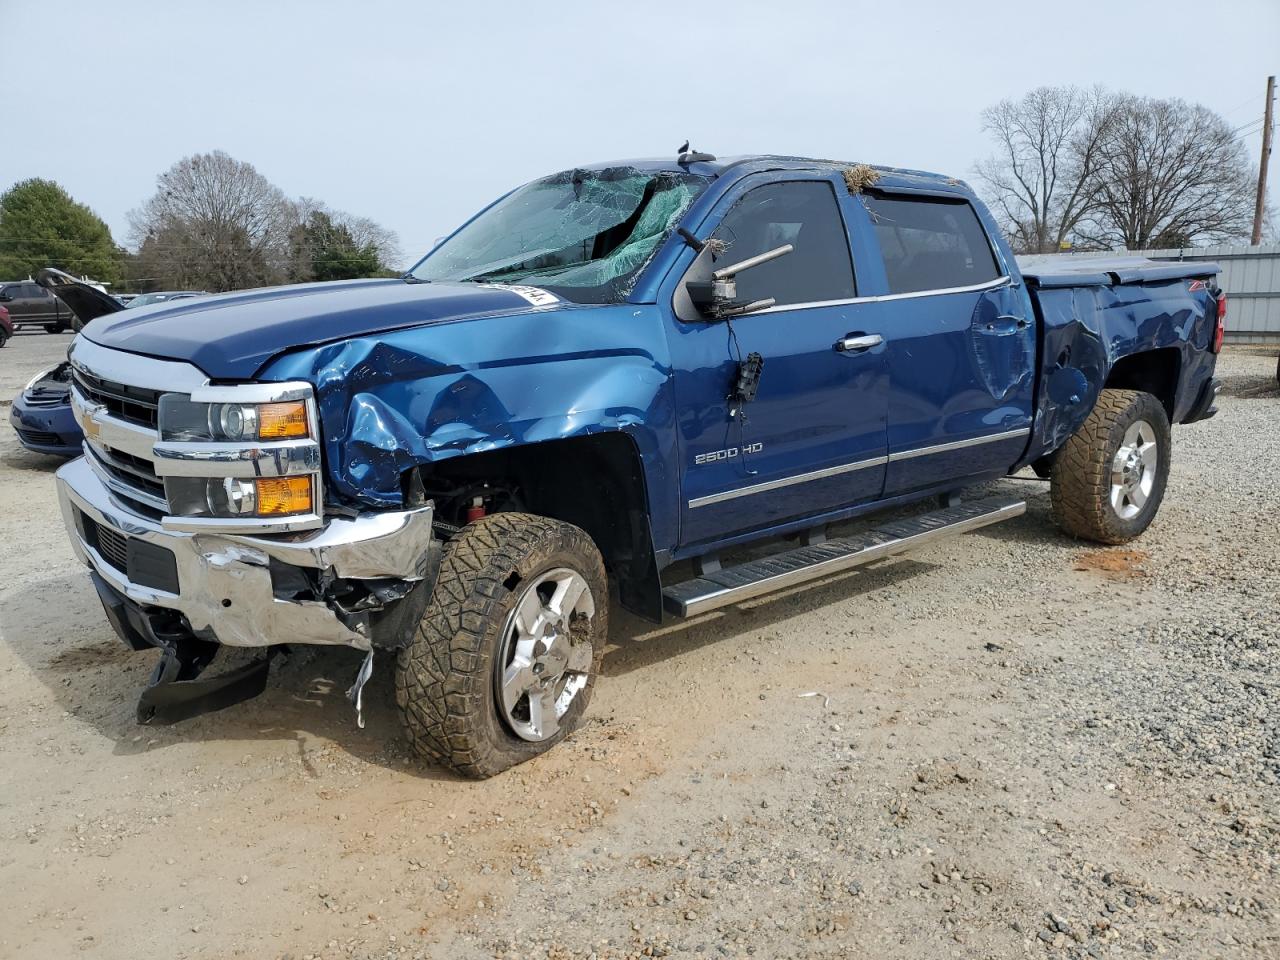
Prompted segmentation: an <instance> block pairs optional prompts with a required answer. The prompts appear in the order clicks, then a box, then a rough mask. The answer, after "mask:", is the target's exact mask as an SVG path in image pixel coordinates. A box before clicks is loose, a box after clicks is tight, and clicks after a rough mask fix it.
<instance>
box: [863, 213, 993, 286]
mask: <svg viewBox="0 0 1280 960" xmlns="http://www.w3.org/2000/svg"><path fill="white" fill-rule="evenodd" d="M862 202H863V203H864V204H865V205H866V208H867V211H868V212H869V213H870V214H871V222H872V223H873V224H874V225H875V231H876V239H877V240H879V241H880V252H881V254H882V255H883V256H884V269H885V273H886V274H887V276H888V280H889V292H890V293H916V292H919V291H921V290H944V289H947V288H949V287H968V286H972V285H974V284H978V283H986V282H987V281H989V280H994V279H996V277H998V276H999V275H1000V271H999V270H998V269H997V268H996V261H995V257H994V256H993V255H992V253H991V244H990V243H989V242H988V241H987V234H986V231H984V230H983V229H982V224H981V223H979V222H978V216H977V214H975V213H974V212H973V207H971V206H970V205H969V204H968V203H966V202H964V201H963V200H960V201H948V200H934V199H928V200H926V199H910V200H907V199H903V198H901V197H877V196H873V195H871V194H863V196H862Z"/></svg>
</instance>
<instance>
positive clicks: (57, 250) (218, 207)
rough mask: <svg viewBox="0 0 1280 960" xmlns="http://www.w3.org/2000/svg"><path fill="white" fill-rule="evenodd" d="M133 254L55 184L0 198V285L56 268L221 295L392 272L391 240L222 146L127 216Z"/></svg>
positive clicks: (185, 162)
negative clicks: (297, 194) (291, 192)
mask: <svg viewBox="0 0 1280 960" xmlns="http://www.w3.org/2000/svg"><path fill="white" fill-rule="evenodd" d="M129 223H130V227H131V237H130V239H131V240H132V241H133V244H134V252H130V251H128V250H126V249H124V248H123V247H122V246H120V245H119V244H117V243H116V242H115V240H114V239H113V238H112V236H111V231H110V230H109V229H108V227H107V225H106V224H105V223H104V222H103V221H102V219H101V218H100V217H98V216H97V215H96V214H95V213H94V212H93V211H92V210H90V209H89V207H87V206H85V205H84V204H82V203H78V202H77V201H76V200H75V199H74V198H72V197H71V195H70V194H68V193H67V191H66V190H64V189H63V188H62V187H61V186H60V185H58V184H57V183H54V182H53V181H51V180H42V179H31V180H24V181H21V182H19V183H17V184H15V185H14V186H13V187H11V188H10V189H9V190H8V191H6V192H5V193H4V194H2V195H0V279H2V280H14V279H22V278H25V277H27V276H30V275H32V274H34V273H35V272H36V271H37V270H39V269H41V268H43V267H50V266H52V267H57V268H59V269H62V270H66V271H67V272H68V273H71V274H74V275H76V276H82V275H83V276H88V277H90V278H92V279H94V280H97V281H99V282H103V283H108V284H111V285H112V289H113V290H115V291H118V292H119V291H139V290H166V289H174V290H178V289H186V290H209V291H211V292H221V291H224V290H238V289H243V288H245V287H259V286H268V285H272V284H279V283H305V282H307V281H312V280H348V279H356V278H360V277H376V276H394V275H396V271H394V270H393V269H392V267H391V265H392V264H395V263H397V262H398V261H399V258H400V251H399V248H398V242H397V239H396V236H395V234H394V233H392V232H391V231H390V230H387V229H385V228H384V227H382V226H380V225H379V224H377V223H375V222H374V221H372V220H370V219H368V218H367V217H358V216H353V215H351V214H347V213H344V212H342V211H339V210H332V209H329V208H328V207H326V206H325V205H324V204H323V203H322V202H320V201H318V200H314V199H311V198H308V197H301V198H297V199H291V198H289V197H287V196H286V195H285V194H284V192H283V191H282V190H280V189H279V188H278V187H276V186H275V185H274V184H272V183H271V182H270V181H269V180H267V178H266V177H264V176H263V175H262V174H261V173H259V172H258V171H257V170H256V169H254V167H253V165H252V164H249V163H245V162H243V161H240V160H236V159H235V158H233V157H231V156H229V155H228V154H226V153H224V152H223V151H221V150H215V151H213V152H212V153H204V154H196V155H194V156H190V157H184V158H183V159H182V160H179V161H178V162H177V163H175V164H174V165H173V166H172V167H170V168H169V169H168V170H166V171H165V172H163V173H162V174H160V176H159V177H158V178H157V181H156V192H155V193H154V194H153V195H152V196H151V197H150V199H148V200H147V201H146V202H145V203H144V204H143V205H142V206H141V207H139V208H137V209H136V210H133V211H132V212H131V213H130V214H129Z"/></svg>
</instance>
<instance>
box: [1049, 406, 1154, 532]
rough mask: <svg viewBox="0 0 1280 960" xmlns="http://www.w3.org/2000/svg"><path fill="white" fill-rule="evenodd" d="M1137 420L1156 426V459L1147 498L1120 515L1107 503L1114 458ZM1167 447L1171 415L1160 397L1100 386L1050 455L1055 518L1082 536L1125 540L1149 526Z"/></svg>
mask: <svg viewBox="0 0 1280 960" xmlns="http://www.w3.org/2000/svg"><path fill="white" fill-rule="evenodd" d="M1139 420H1145V421H1146V422H1147V423H1148V424H1150V425H1151V426H1152V428H1153V429H1154V432H1155V436H1156V451H1157V454H1158V457H1159V459H1158V461H1157V463H1156V476H1155V482H1154V485H1153V487H1152V490H1151V493H1150V494H1149V495H1148V497H1147V501H1146V503H1145V504H1144V505H1143V506H1142V509H1141V510H1140V511H1139V512H1138V513H1137V515H1135V516H1133V517H1129V518H1124V517H1121V516H1120V514H1119V513H1118V512H1117V511H1116V509H1115V508H1114V507H1113V506H1112V505H1111V484H1112V462H1113V460H1114V459H1115V455H1116V451H1117V450H1118V449H1119V448H1120V445H1121V443H1122V442H1123V440H1124V435H1125V431H1126V430H1128V429H1129V427H1130V426H1131V425H1132V424H1134V423H1136V422H1137V421H1139ZM1171 452H1172V444H1171V440H1170V433H1169V418H1168V415H1167V414H1166V413H1165V409H1164V405H1163V404H1161V403H1160V401H1159V400H1157V399H1156V398H1155V397H1154V396H1152V395H1151V394H1149V393H1143V392H1141V391H1138V390H1115V389H1106V390H1103V391H1102V393H1101V394H1100V395H1099V397H1098V402H1097V404H1096V405H1095V406H1094V408H1093V411H1092V412H1091V413H1090V414H1089V417H1088V419H1086V420H1085V422H1084V424H1083V425H1082V426H1081V427H1080V429H1079V430H1077V431H1076V432H1075V433H1074V434H1072V436H1071V438H1070V439H1069V440H1068V441H1067V442H1066V444H1065V445H1064V446H1063V448H1062V452H1061V453H1060V454H1059V455H1058V457H1057V459H1056V460H1055V461H1054V464H1053V471H1052V474H1051V476H1050V484H1049V496H1050V502H1051V504H1052V507H1053V518H1054V521H1055V522H1056V523H1057V524H1058V526H1059V527H1061V528H1062V530H1063V531H1064V532H1066V533H1068V534H1070V535H1071V536H1073V537H1079V538H1080V539H1082V540H1093V541H1095V542H1097V543H1106V544H1117V543H1127V542H1128V541H1130V540H1132V539H1133V538H1134V537H1137V536H1138V535H1139V534H1141V533H1142V532H1143V531H1144V530H1146V529H1147V527H1148V526H1149V525H1150V524H1151V521H1152V519H1153V518H1154V517H1155V515H1156V511H1157V510H1159V509H1160V502H1161V501H1162V500H1163V499H1164V491H1165V485H1166V484H1167V483H1168V480H1169V463H1170V455H1171Z"/></svg>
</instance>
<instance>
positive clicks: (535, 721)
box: [494, 567, 596, 742]
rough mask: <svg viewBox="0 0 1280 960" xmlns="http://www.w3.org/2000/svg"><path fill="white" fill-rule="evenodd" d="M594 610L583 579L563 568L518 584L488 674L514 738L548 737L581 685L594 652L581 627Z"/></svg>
mask: <svg viewBox="0 0 1280 960" xmlns="http://www.w3.org/2000/svg"><path fill="white" fill-rule="evenodd" d="M595 612H596V608H595V600H594V598H593V597H592V596H591V588H590V587H589V586H587V581H586V580H585V579H583V577H582V575H581V574H579V573H577V572H575V571H573V570H570V569H568V568H567V567H558V568H557V569H555V570H548V571H547V572H546V573H544V574H542V575H541V576H539V577H538V578H537V579H535V580H531V581H529V582H528V583H526V584H524V589H523V590H522V592H521V593H520V597H519V599H518V600H517V601H516V605H515V607H514V608H513V609H512V611H511V613H510V615H509V616H508V617H507V622H506V625H505V626H504V627H503V634H502V636H503V640H502V649H501V651H500V653H499V656H498V660H497V663H496V664H495V670H496V673H495V677H494V682H495V684H496V685H497V688H498V697H499V700H500V701H501V703H502V712H503V717H504V719H505V720H506V722H507V726H509V727H510V728H511V731H512V732H513V733H514V734H515V735H516V736H518V737H519V738H520V739H522V740H530V741H533V742H537V741H541V740H548V739H550V738H551V737H554V736H555V735H556V733H557V732H558V731H559V729H560V718H561V717H563V716H564V715H565V713H566V712H567V711H568V709H569V707H570V706H571V705H572V704H573V699H574V697H576V696H577V695H578V693H579V692H580V691H581V690H582V688H583V687H585V686H586V685H587V679H588V678H589V676H590V672H591V663H592V658H593V653H594V651H593V649H592V646H591V640H590V631H589V630H588V629H586V628H587V625H588V623H589V622H590V620H591V618H592V617H593V616H595ZM575 634H576V636H575Z"/></svg>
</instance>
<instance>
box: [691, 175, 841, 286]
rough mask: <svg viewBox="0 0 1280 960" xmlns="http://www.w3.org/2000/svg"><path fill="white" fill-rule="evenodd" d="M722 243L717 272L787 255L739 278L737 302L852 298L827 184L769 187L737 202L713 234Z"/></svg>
mask: <svg viewBox="0 0 1280 960" xmlns="http://www.w3.org/2000/svg"><path fill="white" fill-rule="evenodd" d="M713 236H714V237H715V239H717V240H721V241H723V242H724V243H725V244H726V249H725V251H724V252H723V253H721V254H720V255H719V256H717V257H716V261H715V265H716V267H717V268H719V267H723V266H725V265H726V264H730V263H737V262H738V261H739V260H745V259H747V258H748V257H753V256H755V255H756V254H758V253H764V252H765V251H766V250H772V249H773V248H775V247H780V246H782V245H783V244H784V243H789V244H791V245H792V246H794V247H795V250H794V251H793V252H791V253H789V254H787V255H786V256H783V257H779V258H778V259H777V260H772V261H770V262H769V263H765V264H762V265H761V266H758V267H752V268H751V269H750V270H744V271H743V272H742V273H740V274H738V299H739V300H764V299H766V298H768V297H772V298H773V299H775V300H776V301H777V302H778V303H779V304H788V303H813V302H815V301H821V300H847V299H849V298H851V297H853V296H854V283H853V265H852V263H851V261H850V259H849V238H848V235H847V234H846V233H845V229H844V221H842V220H841V218H840V208H839V206H838V205H837V203H836V196H835V192H834V191H833V190H832V189H831V184H829V183H826V182H822V181H816V180H814V181H797V182H793V183H772V184H769V185H768V186H763V187H756V188H755V189H754V190H751V191H749V192H748V193H747V194H746V195H745V196H743V198H742V199H741V200H739V201H738V202H737V203H736V204H735V205H734V207H733V209H731V210H730V211H729V212H728V213H727V214H726V215H725V218H724V219H723V220H722V221H721V222H720V226H719V227H717V228H716V231H715V233H714V235H713Z"/></svg>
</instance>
